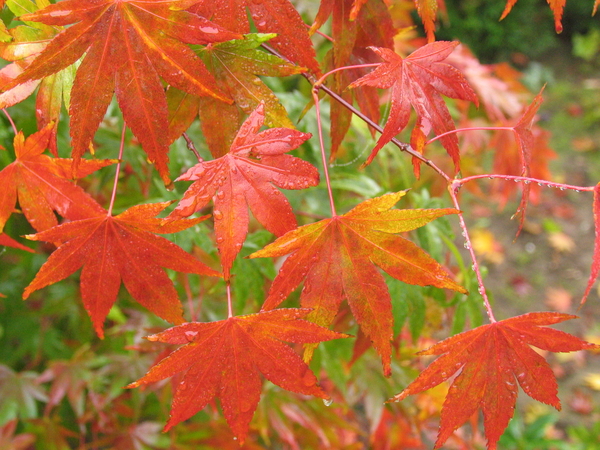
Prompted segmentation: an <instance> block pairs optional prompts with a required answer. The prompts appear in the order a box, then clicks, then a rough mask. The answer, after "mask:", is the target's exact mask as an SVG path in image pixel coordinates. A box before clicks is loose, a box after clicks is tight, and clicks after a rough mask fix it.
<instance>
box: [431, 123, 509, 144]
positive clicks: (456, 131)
mask: <svg viewBox="0 0 600 450" xmlns="http://www.w3.org/2000/svg"><path fill="white" fill-rule="evenodd" d="M477 130H492V131H498V130H506V131H513V132H514V131H515V128H514V127H467V128H457V129H454V130H450V131H446V132H445V133H442V134H438V135H437V136H434V137H432V138H431V139H429V140H428V141H427V142H425V145H429V144H431V143H432V142H435V141H437V140H438V139H441V138H443V137H444V136H448V135H450V134H456V133H459V132H461V131H477Z"/></svg>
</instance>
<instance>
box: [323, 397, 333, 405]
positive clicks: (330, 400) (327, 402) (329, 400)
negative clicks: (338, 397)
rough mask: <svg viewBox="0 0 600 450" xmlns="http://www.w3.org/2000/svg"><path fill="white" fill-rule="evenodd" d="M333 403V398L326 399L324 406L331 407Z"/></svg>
mask: <svg viewBox="0 0 600 450" xmlns="http://www.w3.org/2000/svg"><path fill="white" fill-rule="evenodd" d="M332 403H333V399H331V398H324V399H323V404H324V405H325V406H331V404H332Z"/></svg>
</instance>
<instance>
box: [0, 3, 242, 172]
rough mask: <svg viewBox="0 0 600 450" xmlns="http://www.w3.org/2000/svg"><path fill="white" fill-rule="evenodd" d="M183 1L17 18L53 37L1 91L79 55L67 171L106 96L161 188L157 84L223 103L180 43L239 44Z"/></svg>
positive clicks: (74, 8) (86, 7) (161, 104)
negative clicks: (49, 30) (55, 30)
mask: <svg viewBox="0 0 600 450" xmlns="http://www.w3.org/2000/svg"><path fill="white" fill-rule="evenodd" d="M191 3H193V2H191V1H189V0H188V1H183V0H179V1H177V0H173V1H155V0H100V1H97V0H65V1H61V2H59V3H56V4H53V5H49V6H47V7H46V8H44V9H42V10H40V11H37V12H34V13H32V14H26V15H23V16H21V17H20V20H23V21H34V22H42V23H44V24H47V25H62V26H65V25H71V24H73V25H72V26H70V27H67V28H65V29H64V30H63V31H61V32H60V33H59V34H58V35H56V37H54V39H52V41H51V42H50V43H49V44H48V45H47V46H46V48H45V49H44V50H43V51H42V52H41V53H40V54H39V55H38V56H37V57H36V58H35V60H33V61H32V62H31V64H30V65H29V66H28V67H27V68H25V70H24V71H23V73H21V74H20V75H18V76H17V77H15V78H14V79H12V80H8V81H7V82H5V83H3V84H2V85H1V86H0V89H2V91H6V90H9V89H12V88H13V87H15V86H18V85H19V84H23V83H27V82H29V81H31V80H38V79H41V78H44V77H47V76H49V75H52V74H54V73H56V72H58V71H60V70H62V69H64V68H66V67H67V66H70V65H71V64H73V63H74V62H75V61H77V60H78V59H79V58H80V57H82V56H83V55H85V56H84V58H83V61H82V63H81V65H80V66H79V68H78V69H77V75H76V77H75V81H74V84H73V89H72V92H71V104H70V111H69V112H70V116H71V123H70V132H71V138H72V146H73V158H74V161H75V163H77V162H78V161H79V159H80V158H81V155H83V153H84V152H85V151H86V150H87V148H88V147H89V145H90V143H91V141H92V138H93V136H94V133H95V131H96V130H97V128H98V125H99V124H100V121H101V120H102V118H103V117H104V114H105V112H106V108H107V107H108V104H109V103H110V101H111V99H112V96H113V92H115V93H116V96H117V100H118V102H119V106H120V107H121V110H122V111H123V116H124V118H125V121H126V122H127V125H128V126H129V127H130V128H131V130H132V132H133V134H135V136H136V137H137V138H138V139H139V141H140V143H141V144H142V147H143V149H144V150H145V151H146V153H147V154H148V157H149V159H150V161H151V162H153V163H154V164H155V165H156V167H157V169H158V171H159V173H160V175H161V177H162V179H163V180H164V181H165V183H168V182H169V175H168V172H169V170H168V167H167V162H168V158H167V152H168V145H169V142H168V135H167V133H165V132H164V131H165V130H166V129H167V128H168V118H167V101H166V97H165V92H164V88H163V85H162V84H161V82H160V78H159V76H160V77H162V78H163V79H164V80H165V81H166V82H167V83H169V84H170V85H173V86H175V87H177V88H178V89H181V90H183V91H186V92H190V93H193V94H195V95H200V96H205V95H208V96H212V97H216V98H219V99H221V100H224V101H230V100H229V99H228V98H227V97H226V95H224V94H223V93H222V92H221V91H220V90H219V89H218V88H217V86H216V84H215V81H214V79H213V77H212V75H211V74H210V73H209V72H208V71H207V70H206V67H205V66H204V64H203V63H202V61H201V60H200V59H199V58H198V57H197V56H196V55H195V54H194V52H193V51H192V50H191V49H190V48H189V47H188V46H187V45H185V43H189V44H207V43H213V42H221V41H226V40H229V39H234V38H240V37H241V36H240V35H239V34H237V33H233V32H230V31H227V30H224V29H223V28H221V27H219V26H218V25H215V24H213V23H211V22H210V21H208V20H207V19H204V18H203V17H200V16H197V15H195V14H192V13H190V12H187V11H181V10H177V8H179V9H181V8H184V7H187V6H189V5H190V4H191Z"/></svg>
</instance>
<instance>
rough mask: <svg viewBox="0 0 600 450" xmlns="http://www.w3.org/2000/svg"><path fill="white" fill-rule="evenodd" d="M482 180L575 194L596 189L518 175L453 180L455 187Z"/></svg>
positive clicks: (478, 176)
mask: <svg viewBox="0 0 600 450" xmlns="http://www.w3.org/2000/svg"><path fill="white" fill-rule="evenodd" d="M482 179H486V180H488V179H489V180H495V179H498V180H506V181H515V182H519V181H522V182H523V183H525V184H529V183H536V184H537V185H538V186H543V187H549V188H555V189H560V190H561V191H564V190H567V189H569V190H572V191H575V192H594V188H595V186H575V185H573V184H564V183H555V182H553V181H548V180H543V179H540V178H532V177H524V176H517V175H498V174H489V175H472V176H470V177H465V178H457V179H456V180H453V181H452V183H453V184H455V185H463V184H465V183H467V182H469V181H474V180H482Z"/></svg>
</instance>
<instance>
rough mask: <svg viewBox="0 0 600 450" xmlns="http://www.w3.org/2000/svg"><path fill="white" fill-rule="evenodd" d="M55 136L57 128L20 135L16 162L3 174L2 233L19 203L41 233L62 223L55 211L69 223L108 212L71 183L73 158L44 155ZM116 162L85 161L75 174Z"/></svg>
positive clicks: (50, 126)
mask: <svg viewBox="0 0 600 450" xmlns="http://www.w3.org/2000/svg"><path fill="white" fill-rule="evenodd" d="M53 136H54V125H53V124H52V123H50V124H48V125H47V126H46V127H44V128H43V129H42V130H40V131H38V132H37V133H34V134H32V135H31V136H29V137H28V138H27V139H25V137H24V135H23V133H22V132H19V133H18V134H17V135H16V136H15V139H14V147H15V155H16V159H15V161H13V162H12V163H11V164H9V165H8V166H6V167H5V168H4V169H2V171H0V185H1V186H3V188H2V193H1V194H0V231H2V230H3V229H4V225H5V224H6V221H7V220H8V218H9V217H10V215H11V214H12V213H13V211H14V209H15V204H16V203H17V200H18V201H19V205H20V207H21V210H22V211H23V214H24V215H25V217H26V218H27V220H28V221H29V223H30V224H31V226H32V227H33V228H35V229H36V230H37V231H43V230H46V229H48V228H51V227H53V226H55V225H57V224H58V221H57V219H56V216H55V214H54V211H56V212H57V213H58V214H60V215H61V216H63V217H64V218H67V219H69V220H78V219H83V218H87V217H89V216H90V215H91V214H102V212H103V211H104V209H103V208H102V207H101V206H100V205H99V204H98V203H97V202H96V201H95V200H94V199H93V198H92V197H90V195H89V194H87V193H86V192H85V191H84V190H83V189H82V188H80V187H79V186H77V185H76V184H73V182H72V181H70V175H71V162H72V160H71V159H62V158H51V157H50V156H48V155H44V154H42V153H43V152H44V150H46V149H47V148H48V145H49V143H50V142H51V141H52V139H53ZM114 162H116V161H115V160H110V159H102V160H84V161H82V162H81V164H79V167H78V169H77V170H76V171H75V173H74V175H75V177H77V178H81V177H84V176H86V175H88V174H90V173H92V172H94V171H95V170H98V169H100V168H102V167H105V166H107V165H109V164H113V163H114Z"/></svg>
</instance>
